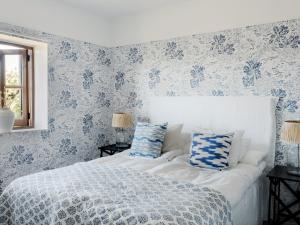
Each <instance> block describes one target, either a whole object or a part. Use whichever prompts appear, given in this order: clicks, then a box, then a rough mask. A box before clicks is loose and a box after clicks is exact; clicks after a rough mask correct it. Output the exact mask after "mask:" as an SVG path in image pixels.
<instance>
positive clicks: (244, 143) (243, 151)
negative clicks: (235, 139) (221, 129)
mask: <svg viewBox="0 0 300 225" xmlns="http://www.w3.org/2000/svg"><path fill="white" fill-rule="evenodd" d="M250 144H251V139H250V138H242V145H241V149H240V157H239V162H240V161H241V160H242V159H243V158H244V156H245V155H246V154H247V152H248V150H249V148H250Z"/></svg>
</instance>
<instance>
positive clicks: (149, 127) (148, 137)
mask: <svg viewBox="0 0 300 225" xmlns="http://www.w3.org/2000/svg"><path fill="white" fill-rule="evenodd" d="M167 126H168V124H167V123H164V124H160V125H158V124H157V125H156V124H150V123H137V125H136V129H135V132H134V138H133V142H132V146H131V151H130V152H129V155H130V156H141V157H148V158H157V157H159V156H160V155H161V149H162V145H163V142H164V138H165V134H166V131H167Z"/></svg>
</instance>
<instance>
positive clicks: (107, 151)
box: [98, 145, 131, 157]
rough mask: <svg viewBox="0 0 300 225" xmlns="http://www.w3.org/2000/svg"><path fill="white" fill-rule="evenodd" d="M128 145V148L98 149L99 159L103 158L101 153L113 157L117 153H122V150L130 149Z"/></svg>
mask: <svg viewBox="0 0 300 225" xmlns="http://www.w3.org/2000/svg"><path fill="white" fill-rule="evenodd" d="M130 147H131V146H130V145H129V146H128V147H117V146H116V145H107V146H102V147H98V149H99V150H100V157H103V153H106V154H108V155H113V154H115V153H118V152H123V151H124V150H127V149H130Z"/></svg>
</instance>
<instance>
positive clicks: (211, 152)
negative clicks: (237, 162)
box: [190, 133, 234, 170]
mask: <svg viewBox="0 0 300 225" xmlns="http://www.w3.org/2000/svg"><path fill="white" fill-rule="evenodd" d="M233 135H234V133H230V134H223V135H218V134H204V133H193V135H192V145H191V152H190V164H191V165H192V166H198V167H204V168H209V169H219V170H221V169H225V168H227V167H228V166H229V151H230V148H231V143H232V139H233Z"/></svg>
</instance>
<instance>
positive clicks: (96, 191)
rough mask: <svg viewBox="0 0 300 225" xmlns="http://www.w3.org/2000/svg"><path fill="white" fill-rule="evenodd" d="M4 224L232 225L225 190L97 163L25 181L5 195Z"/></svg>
mask: <svg viewBox="0 0 300 225" xmlns="http://www.w3.org/2000/svg"><path fill="white" fill-rule="evenodd" d="M0 224H13V225H18V224H22V225H27V224H30V225H31V224H38V225H48V224H49V225H50V224H55V225H64V224H66V225H72V224H88V225H96V224H116V225H123V224H124V225H125V224H129V225H135V224H151V225H152V224H153V225H154V224H155V225H163V224H166V225H167V224H169V225H175V224H182V225H193V224H203V225H231V224H232V222H231V208H230V204H229V202H228V201H227V200H226V199H225V197H224V196H223V195H221V194H220V193H219V192H217V191H214V190H211V189H209V188H206V187H202V186H198V185H193V184H189V183H183V182H177V181H171V180H168V179H165V178H162V177H159V176H154V175H151V174H148V173H145V172H140V171H137V170H133V169H129V168H121V167H107V166H101V165H100V164H99V163H96V162H87V163H77V164H74V165H72V166H68V167H64V168H60V169H55V170H50V171H45V172H41V173H36V174H32V175H29V176H24V177H21V178H19V179H17V180H15V181H13V182H12V183H11V184H10V185H9V186H8V187H7V188H6V189H5V190H4V192H3V194H2V195H1V197H0Z"/></svg>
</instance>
